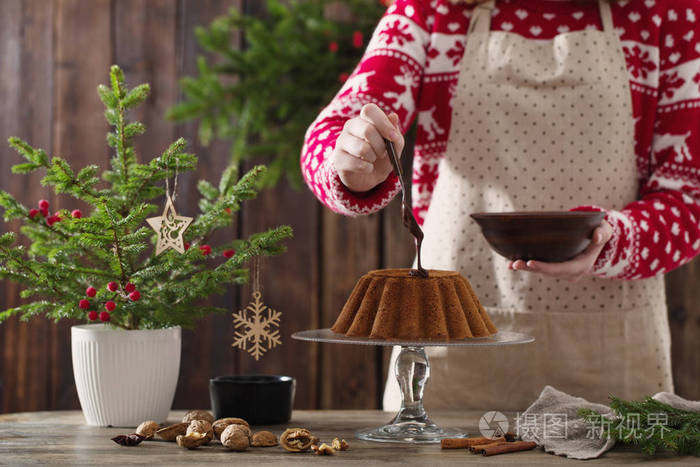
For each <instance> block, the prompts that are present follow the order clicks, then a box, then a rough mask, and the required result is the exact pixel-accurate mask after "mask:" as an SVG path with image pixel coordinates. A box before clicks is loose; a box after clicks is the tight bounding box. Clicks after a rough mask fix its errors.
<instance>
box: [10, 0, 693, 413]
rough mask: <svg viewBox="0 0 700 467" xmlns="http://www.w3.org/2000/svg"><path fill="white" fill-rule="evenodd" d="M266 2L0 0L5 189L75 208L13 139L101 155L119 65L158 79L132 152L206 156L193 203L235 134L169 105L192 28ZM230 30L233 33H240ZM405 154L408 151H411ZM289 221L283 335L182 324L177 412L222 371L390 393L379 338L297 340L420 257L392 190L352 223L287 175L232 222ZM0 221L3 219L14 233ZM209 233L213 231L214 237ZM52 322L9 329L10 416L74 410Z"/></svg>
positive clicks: (13, 299) (268, 276)
mask: <svg viewBox="0 0 700 467" xmlns="http://www.w3.org/2000/svg"><path fill="white" fill-rule="evenodd" d="M233 5H236V6H239V7H240V6H242V7H244V8H246V9H248V11H250V12H254V11H257V9H259V2H257V1H255V0H248V1H245V0H89V1H88V0H51V1H49V0H3V1H2V2H0V105H1V106H2V112H0V188H2V189H5V190H8V191H10V192H12V193H14V194H15V195H17V196H18V198H19V199H20V200H21V201H23V202H25V203H27V204H32V205H33V204H35V203H36V202H37V200H39V199H41V198H47V199H49V200H50V201H51V203H52V207H68V206H71V207H72V206H74V205H75V204H76V203H75V201H74V200H72V199H68V198H64V197H61V198H56V197H54V196H52V195H51V194H50V193H49V192H48V190H46V189H45V188H43V187H41V185H40V184H39V179H40V177H39V176H37V175H32V176H31V177H29V178H23V177H18V176H12V175H11V174H10V166H11V165H12V164H13V163H16V162H17V160H18V159H17V157H16V156H15V154H14V152H12V151H11V150H10V149H9V148H8V147H7V145H6V144H5V143H4V141H5V140H6V139H7V137H8V136H10V135H17V136H20V137H22V138H25V139H27V140H28V141H30V142H31V143H32V144H34V145H37V146H40V147H43V148H46V149H48V150H50V152H51V153H52V154H60V155H62V156H64V157H66V158H67V159H68V160H69V161H70V162H71V163H72V164H73V165H74V166H83V165H85V164H88V163H97V164H100V165H101V166H103V167H104V166H106V164H107V162H108V157H109V151H108V147H107V146H106V144H105V140H104V138H105V132H106V130H107V126H106V124H105V123H104V119H103V117H102V111H103V109H102V105H101V103H100V102H99V100H98V98H97V95H96V93H95V91H94V89H95V87H96V86H97V84H99V83H104V82H106V80H107V70H108V67H109V65H110V64H112V63H118V64H119V65H121V66H122V68H123V69H124V71H125V73H126V77H127V80H128V82H129V83H130V84H132V85H133V84H136V83H140V82H146V81H147V82H150V83H151V85H152V89H153V91H152V94H151V98H150V99H149V100H148V101H147V104H146V105H144V106H143V107H142V108H141V109H140V110H139V111H138V114H137V116H138V118H139V119H141V120H142V121H143V122H144V123H145V124H146V126H147V127H148V132H147V135H146V136H145V137H141V138H140V139H139V140H138V151H139V153H140V154H143V155H144V156H153V155H155V154H158V153H160V152H161V151H162V149H163V148H165V147H166V146H167V145H168V144H169V142H171V141H172V140H173V139H175V138H176V137H177V136H184V137H185V138H187V139H188V140H189V141H190V144H191V148H192V150H193V151H194V152H195V153H197V154H198V156H199V157H200V164H199V169H198V172H197V173H196V174H192V175H188V176H184V177H182V179H181V181H180V195H179V199H178V205H179V206H180V209H182V211H183V213H185V214H186V213H187V211H188V209H189V210H190V211H191V212H192V211H194V209H195V208H194V206H195V200H196V199H197V198H198V195H197V192H196V180H197V179H198V178H207V179H210V180H216V179H217V178H218V175H219V173H220V172H221V170H222V168H223V167H224V166H225V165H226V162H227V157H228V156H227V154H228V152H227V145H226V144H222V143H215V144H212V145H211V146H210V147H208V148H203V147H201V146H200V145H199V144H198V143H197V142H196V138H195V137H196V126H195V125H193V124H185V125H177V126H176V125H173V124H171V123H169V122H167V121H165V120H164V118H163V115H164V112H165V110H166V109H167V108H168V107H169V106H170V105H171V104H172V103H174V102H176V101H177V99H178V98H179V96H180V92H179V89H178V85H177V81H178V79H179V78H180V77H181V76H184V75H187V74H193V73H194V72H195V69H196V67H195V62H196V57H197V55H198V54H200V53H202V51H201V50H199V48H198V47H197V45H196V42H195V40H194V36H193V28H194V27H195V26H196V25H198V24H206V23H208V22H209V21H210V20H211V19H212V18H214V17H215V16H217V15H219V14H222V13H224V12H225V11H226V10H227V9H228V8H229V7H231V6H233ZM234 40H235V38H234ZM405 162H406V163H407V164H408V163H410V160H409V161H405ZM283 223H286V224H290V225H292V226H293V228H294V230H295V238H294V239H293V240H292V241H291V242H289V252H288V253H287V254H286V255H284V256H282V257H279V258H275V259H271V260H267V261H265V262H264V264H263V281H262V282H263V296H264V298H265V301H266V303H268V304H269V305H271V306H272V307H274V308H276V309H277V310H279V311H281V312H282V313H283V324H282V335H283V345H282V346H281V347H278V348H276V349H273V350H272V351H271V352H270V353H269V354H268V356H266V357H264V359H263V360H261V361H260V362H255V361H254V360H252V359H251V358H250V357H248V356H247V355H246V354H243V353H241V352H239V351H236V350H233V349H231V347H230V343H231V338H232V333H233V329H232V324H231V319H230V316H229V315H221V316H211V317H209V318H207V319H205V320H203V321H202V322H201V323H200V324H199V326H198V327H197V328H196V329H194V330H189V331H186V332H185V333H184V342H183V349H182V369H181V373H180V382H179V386H178V391H177V394H176V397H175V407H176V408H192V407H207V406H208V390H207V385H208V378H210V377H212V376H216V375H223V374H237V373H256V372H257V373H268V374H288V375H292V376H294V377H296V378H297V398H296V407H297V408H346V409H350V408H374V407H378V406H379V404H380V401H381V393H382V387H383V378H384V375H385V374H386V369H387V368H386V366H387V355H386V354H385V353H383V352H382V351H380V350H378V349H372V348H359V347H353V346H333V345H316V344H308V343H303V342H298V341H293V340H291V338H290V335H291V334H292V333H293V332H295V331H298V330H302V329H309V328H316V327H326V326H329V325H330V324H332V322H333V320H334V318H335V316H336V314H337V313H338V311H339V309H340V307H341V306H342V304H343V302H344V301H345V299H346V297H347V294H348V293H349V291H350V289H351V288H352V286H353V285H354V283H355V281H356V279H357V278H358V277H359V276H360V275H361V274H362V273H364V272H365V271H367V270H368V269H372V268H378V267H390V266H393V267H396V266H406V265H408V264H410V262H411V259H412V252H411V246H410V241H409V239H408V237H407V235H406V233H405V232H404V231H403V229H402V227H401V225H400V216H399V205H398V203H397V202H396V201H395V202H394V203H393V204H392V205H391V206H390V207H389V208H388V209H386V210H385V211H384V212H382V213H380V214H377V215H373V216H370V217H365V218H360V219H349V218H344V217H341V216H337V215H335V214H332V213H331V212H329V211H328V210H325V209H322V208H321V206H320V205H319V204H318V203H317V202H316V201H315V199H314V198H313V196H312V195H311V194H310V192H308V190H305V189H304V190H301V191H294V190H292V189H290V188H289V187H287V186H286V185H284V184H282V185H280V186H279V187H277V188H276V189H274V190H270V191H268V192H266V193H264V194H262V195H261V196H260V197H259V198H258V199H257V200H255V201H252V202H248V203H246V205H245V207H244V209H243V210H242V212H241V213H239V215H238V217H237V219H236V226H235V229H234V231H233V232H229V233H224V234H222V235H220V236H219V237H218V238H219V239H220V240H223V239H225V238H226V236H227V235H234V234H237V235H247V234H249V233H251V232H255V231H259V230H262V229H265V228H268V227H270V226H273V225H278V224H283ZM16 227H17V226H16V225H15V224H11V225H5V224H3V223H0V231H6V230H8V229H15V228H16ZM213 241H214V242H215V241H216V239H214V240H213ZM699 280H700V262H698V261H695V262H693V263H691V264H690V265H687V266H685V267H684V268H681V269H680V270H678V271H677V272H674V273H673V274H670V275H669V276H668V281H667V282H668V289H669V306H670V313H669V314H670V319H671V325H672V331H673V356H674V375H675V378H676V385H677V390H678V392H679V393H680V394H683V395H685V396H687V397H692V398H695V399H700V384H698V375H699V374H700V357H698V352H697V349H698V346H697V342H698V340H699V339H700V300H699V298H700V295H699V293H700V292H698V288H697V287H696V286H693V284H695V285H697V284H698V281H699ZM18 292H19V290H18V288H17V286H15V285H14V284H11V283H7V282H4V283H0V307H2V308H3V309H4V308H7V307H10V306H13V305H14V304H16V303H18V301H19V298H18ZM249 298H250V290H249V288H248V287H243V288H241V289H238V290H231V291H230V292H228V293H227V294H226V295H224V296H221V297H215V298H213V299H212V303H215V304H217V305H223V306H226V307H229V308H230V309H231V310H232V311H233V310H234V309H239V308H240V307H242V306H244V305H245V304H246V303H247V302H248V300H249ZM71 324H72V323H68V322H65V323H60V324H58V325H56V324H54V323H51V322H48V321H46V320H44V319H40V318H39V319H35V320H33V321H31V322H29V323H21V322H19V321H18V320H16V319H12V320H10V321H8V322H6V323H4V324H2V325H0V412H16V411H27V410H45V409H71V408H78V407H79V405H78V399H77V395H76V392H75V387H74V384H73V374H72V366H71V357H70V326H71Z"/></svg>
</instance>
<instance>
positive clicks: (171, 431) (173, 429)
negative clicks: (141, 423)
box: [156, 423, 189, 441]
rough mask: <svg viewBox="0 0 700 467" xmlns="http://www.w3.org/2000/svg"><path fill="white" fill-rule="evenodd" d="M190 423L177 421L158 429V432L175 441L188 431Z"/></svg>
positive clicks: (168, 439) (165, 438)
mask: <svg viewBox="0 0 700 467" xmlns="http://www.w3.org/2000/svg"><path fill="white" fill-rule="evenodd" d="M188 425H189V423H176V424H175V425H170V426H166V427H165V428H161V429H160V430H158V431H156V434H157V435H158V436H159V437H160V438H161V439H164V440H165V441H175V440H176V438H177V437H178V436H180V435H184V434H185V433H186V432H187V426H188Z"/></svg>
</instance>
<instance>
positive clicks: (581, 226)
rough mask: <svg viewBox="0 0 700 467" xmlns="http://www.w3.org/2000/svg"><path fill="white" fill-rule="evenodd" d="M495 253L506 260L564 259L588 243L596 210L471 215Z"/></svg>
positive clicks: (597, 220) (597, 216)
mask: <svg viewBox="0 0 700 467" xmlns="http://www.w3.org/2000/svg"><path fill="white" fill-rule="evenodd" d="M471 217H472V219H474V220H475V221H476V222H477V223H478V224H479V226H480V227H481V232H482V233H483V234H484V237H486V241H487V242H488V243H489V245H491V248H493V249H494V250H495V251H496V253H498V254H500V255H501V256H505V257H506V258H508V259H511V260H516V259H522V260H525V261H527V260H530V259H533V260H537V261H546V262H560V261H566V260H569V259H571V258H573V257H574V256H576V255H578V254H579V253H581V252H582V251H583V250H585V249H586V247H587V246H588V244H589V243H590V242H591V237H592V235H593V231H594V230H595V228H596V227H598V226H599V225H600V223H601V222H602V220H603V218H604V217H605V213H603V212H598V211H552V212H526V211H521V212H481V213H476V214H472V215H471Z"/></svg>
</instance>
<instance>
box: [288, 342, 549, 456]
mask: <svg viewBox="0 0 700 467" xmlns="http://www.w3.org/2000/svg"><path fill="white" fill-rule="evenodd" d="M292 338H293V339H298V340H302V341H311V342H324V343H329V344H356V345H379V346H395V345H396V346H400V347H401V351H400V352H399V355H398V357H397V359H396V365H395V367H394V375H395V376H396V380H397V381H398V383H399V388H400V389H401V408H400V409H399V412H398V413H397V414H396V416H395V417H394V419H393V420H392V421H391V422H390V423H389V424H387V425H384V426H380V427H378V428H369V429H366V430H361V431H358V432H357V433H356V434H355V435H356V436H357V437H358V438H359V439H364V440H367V441H379V442H388V443H439V442H440V440H441V439H443V438H463V437H466V436H467V434H466V433H463V432H461V431H458V430H451V429H444V428H440V427H439V426H438V425H436V424H435V423H434V422H433V421H432V420H431V419H430V417H429V416H428V414H427V413H426V412H425V409H424V408H423V390H424V389H425V384H426V383H427V382H428V379H429V378H430V360H429V359H428V355H427V354H426V353H425V348H426V347H438V346H439V347H467V348H483V347H499V346H504V345H517V344H527V343H530V342H534V340H535V339H534V338H533V337H532V336H529V335H527V334H522V333H517V332H506V331H503V332H498V333H496V334H494V335H492V336H488V337H476V338H471V339H451V340H444V341H437V340H427V339H422V340H410V341H408V340H385V339H370V338H367V337H348V336H345V335H343V334H338V333H335V332H333V331H331V330H330V329H315V330H310V331H300V332H297V333H295V334H292Z"/></svg>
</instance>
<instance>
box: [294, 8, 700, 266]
mask: <svg viewBox="0 0 700 467" xmlns="http://www.w3.org/2000/svg"><path fill="white" fill-rule="evenodd" d="M472 9H473V6H468V5H466V4H464V3H458V4H453V3H451V2H449V1H446V0H398V1H397V2H396V3H395V4H393V5H392V6H390V7H389V8H388V9H387V11H386V14H385V15H384V16H383V17H382V19H381V21H380V22H379V24H378V26H377V28H376V30H375V32H374V34H373V37H372V39H371V40H370V42H369V44H368V46H367V50H366V51H365V54H364V56H363V58H362V60H361V61H360V63H359V64H358V65H357V67H356V68H355V70H354V71H353V73H352V74H351V75H350V77H349V78H348V80H347V81H346V82H345V84H344V85H343V87H342V88H341V89H340V91H339V92H338V94H337V95H336V96H335V98H334V99H333V100H332V102H330V104H329V105H328V106H327V107H326V108H325V109H324V110H323V111H322V112H321V113H320V115H319V116H318V118H317V119H316V120H315V121H314V122H313V124H312V125H311V126H310V127H309V129H308V131H307V133H306V137H305V141H304V147H303V149H302V154H301V167H302V172H303V175H304V178H305V180H306V182H307V184H308V186H309V187H310V189H311V190H312V191H313V193H314V194H315V195H316V196H317V197H318V198H319V200H321V202H323V203H324V204H325V205H326V206H328V207H329V208H330V209H332V210H333V211H335V212H338V213H342V214H346V215H350V216H355V215H360V214H370V213H373V212H376V211H378V210H380V209H382V208H383V207H384V206H386V205H387V204H388V203H389V202H390V201H391V199H392V198H393V197H394V196H395V195H396V194H397V193H398V191H399V189H400V187H399V185H398V182H397V179H396V177H395V176H394V175H393V174H391V175H390V176H389V177H388V178H387V180H386V181H385V182H383V183H382V184H380V185H379V186H378V187H376V188H374V189H373V190H371V191H370V192H369V193H364V194H362V195H358V194H355V193H352V192H351V191H349V190H348V189H347V188H346V187H345V186H344V185H343V184H342V182H341V181H340V179H339V177H338V175H337V173H336V172H335V170H334V168H333V165H332V163H331V161H330V154H331V152H332V150H333V148H334V146H335V141H336V138H337V137H338V135H339V134H340V132H341V130H342V128H343V125H344V123H345V122H346V121H347V120H348V119H349V118H352V117H355V116H357V115H358V114H359V112H360V109H361V108H362V106H363V105H364V104H367V103H369V102H373V103H375V104H377V105H378V106H379V107H381V108H383V109H385V111H387V112H389V111H395V112H396V113H398V115H399V117H400V119H401V124H402V127H403V129H404V130H405V129H408V128H409V127H410V126H411V124H412V122H413V120H414V119H417V135H416V145H415V152H414V158H413V188H412V198H413V211H414V213H415V215H416V218H417V219H418V221H419V222H421V223H422V222H423V219H424V217H425V214H426V212H427V209H428V207H429V206H430V200H431V196H432V191H433V187H434V186H435V182H436V181H437V178H438V177H439V173H438V163H439V162H440V160H441V159H442V158H443V157H444V154H445V148H446V145H447V139H448V135H449V130H450V119H451V114H452V109H451V107H450V101H451V97H452V92H453V91H454V90H455V89H456V88H457V86H456V85H455V84H456V82H457V76H458V73H459V69H460V62H461V61H462V56H463V52H464V46H465V43H466V31H467V27H468V25H469V17H470V15H471V11H472ZM612 16H613V24H614V26H615V30H616V32H617V34H618V35H619V37H620V39H621V43H622V48H623V51H624V55H625V59H626V62H627V70H628V72H629V79H630V87H631V93H632V105H633V112H634V118H635V151H636V155H637V166H638V177H639V186H640V191H639V198H638V200H637V201H635V202H633V203H630V204H628V205H627V206H603V207H600V208H598V207H592V206H578V207H576V206H572V209H603V210H604V211H605V212H606V220H607V221H608V222H609V223H610V224H611V225H612V226H613V230H614V235H613V238H612V239H611V241H610V242H608V243H607V244H606V246H605V248H604V250H603V251H602V252H601V254H600V256H599V257H598V260H597V261H596V264H595V267H594V272H595V273H596V274H597V275H598V276H601V277H614V278H621V279H639V278H644V277H649V276H653V275H656V274H660V273H664V272H668V271H670V270H671V269H674V268H676V267H678V266H680V265H682V264H684V263H686V262H688V261H690V260H691V259H692V258H693V257H694V256H695V255H697V254H698V252H699V251H700V224H699V223H700V1H698V0H623V1H617V2H614V3H613V4H612ZM491 27H492V29H494V30H500V31H508V32H513V33H517V34H520V35H522V36H524V37H527V38H530V39H551V38H553V37H554V36H555V35H557V34H558V33H562V32H565V31H575V30H581V29H586V28H595V29H601V21H600V14H599V8H598V4H597V2H585V3H584V2H575V1H547V0H502V1H497V3H496V8H495V9H494V11H493V16H492V26H491ZM466 59H468V57H467V58H466Z"/></svg>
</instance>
